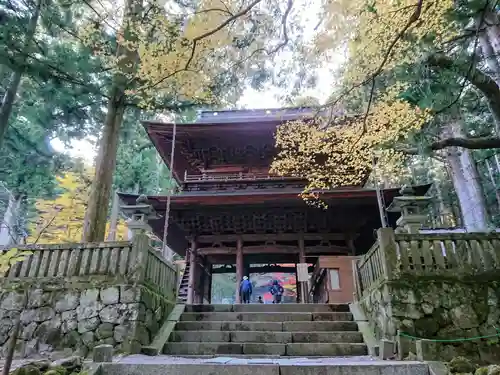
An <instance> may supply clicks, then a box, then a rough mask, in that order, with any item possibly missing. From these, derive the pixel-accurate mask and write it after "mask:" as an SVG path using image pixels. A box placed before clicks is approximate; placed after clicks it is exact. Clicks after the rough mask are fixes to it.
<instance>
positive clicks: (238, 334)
mask: <svg viewBox="0 0 500 375" xmlns="http://www.w3.org/2000/svg"><path fill="white" fill-rule="evenodd" d="M230 338H231V342H241V343H276V344H287V343H290V342H292V334H291V333H289V332H273V331H261V332H259V331H234V332H231V337H230ZM258 354H265V353H258Z"/></svg>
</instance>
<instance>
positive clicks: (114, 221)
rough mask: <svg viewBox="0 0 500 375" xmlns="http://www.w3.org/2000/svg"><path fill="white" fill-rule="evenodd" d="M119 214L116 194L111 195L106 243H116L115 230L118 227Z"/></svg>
mask: <svg viewBox="0 0 500 375" xmlns="http://www.w3.org/2000/svg"><path fill="white" fill-rule="evenodd" d="M119 214H120V198H119V197H118V192H116V191H115V193H114V194H113V205H112V206H111V219H110V220H109V232H108V237H107V238H106V241H110V242H111V241H116V229H117V227H118V215H119Z"/></svg>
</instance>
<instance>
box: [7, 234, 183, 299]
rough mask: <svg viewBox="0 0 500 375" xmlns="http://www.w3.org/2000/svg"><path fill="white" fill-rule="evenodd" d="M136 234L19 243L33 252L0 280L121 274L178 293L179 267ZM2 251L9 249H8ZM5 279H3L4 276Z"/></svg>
mask: <svg viewBox="0 0 500 375" xmlns="http://www.w3.org/2000/svg"><path fill="white" fill-rule="evenodd" d="M139 236H145V235H143V234H139V235H137V239H138V240H137V241H136V240H135V239H134V241H133V242H102V243H85V244H62V245H33V246H22V247H18V249H19V250H20V251H23V250H28V251H30V252H31V253H32V254H31V255H29V256H27V257H26V258H25V259H24V260H22V261H20V262H17V263H15V264H13V265H12V266H11V267H10V269H9V270H8V271H7V272H6V273H5V274H4V275H0V282H2V281H5V279H7V280H12V281H15V280H19V279H51V278H52V279H59V278H63V277H64V278H75V277H85V276H91V275H102V276H109V277H112V276H122V277H124V278H125V279H126V280H128V281H130V282H136V281H137V282H141V281H145V282H147V283H148V284H149V285H150V286H152V287H153V288H155V289H157V291H158V292H159V293H161V294H163V295H165V296H166V297H167V298H172V300H174V298H175V295H176V293H177V268H176V267H175V266H174V265H171V264H170V263H169V262H167V261H166V260H165V259H164V258H163V257H162V256H161V254H160V253H158V252H157V251H156V250H154V249H153V248H151V247H150V246H149V239H148V238H144V237H142V238H141V239H139ZM0 251H7V249H4V250H1V249H0ZM2 279H3V280H2Z"/></svg>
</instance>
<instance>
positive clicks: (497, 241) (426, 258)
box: [394, 233, 500, 273]
mask: <svg viewBox="0 0 500 375" xmlns="http://www.w3.org/2000/svg"><path fill="white" fill-rule="evenodd" d="M394 238H395V241H396V244H397V251H398V259H399V262H398V263H399V264H398V266H399V271H400V272H412V273H414V272H419V273H420V272H435V271H438V270H439V271H443V270H452V272H454V271H466V272H468V271H472V272H482V271H483V272H484V271H490V270H495V269H499V268H500V233H439V234H396V235H395V236H394Z"/></svg>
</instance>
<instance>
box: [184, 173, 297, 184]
mask: <svg viewBox="0 0 500 375" xmlns="http://www.w3.org/2000/svg"><path fill="white" fill-rule="evenodd" d="M288 178H292V179H293V177H288ZM283 179H287V177H282V176H273V175H269V174H266V173H220V174H219V173H203V174H197V175H188V174H185V175H184V182H198V181H231V180H283Z"/></svg>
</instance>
